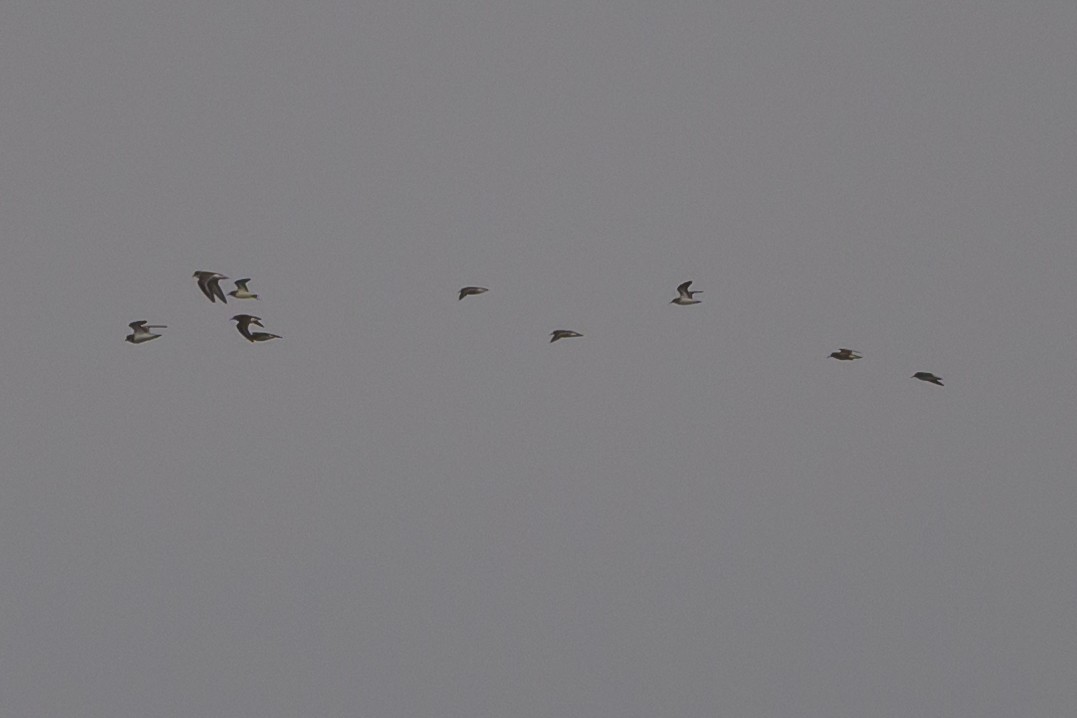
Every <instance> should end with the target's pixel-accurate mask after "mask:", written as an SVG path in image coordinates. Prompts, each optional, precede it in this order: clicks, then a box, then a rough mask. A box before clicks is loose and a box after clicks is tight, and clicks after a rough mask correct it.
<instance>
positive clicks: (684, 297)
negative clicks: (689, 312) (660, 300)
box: [670, 280, 703, 306]
mask: <svg viewBox="0 0 1077 718" xmlns="http://www.w3.org/2000/svg"><path fill="white" fill-rule="evenodd" d="M691 284H692V280H688V281H687V282H685V283H684V284H682V285H680V286H679V287H677V295H678V296H677V298H676V299H674V300H672V301H670V304H680V305H682V306H684V305H688V304H699V300H698V299H693V297H695V295H697V294H702V293H703V290H701V289H697V290H695V291H691V292H690V291H688V287H689V286H691Z"/></svg>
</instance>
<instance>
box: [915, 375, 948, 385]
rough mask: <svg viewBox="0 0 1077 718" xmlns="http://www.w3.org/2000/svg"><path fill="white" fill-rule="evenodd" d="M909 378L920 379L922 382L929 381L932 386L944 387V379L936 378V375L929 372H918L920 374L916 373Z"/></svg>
mask: <svg viewBox="0 0 1077 718" xmlns="http://www.w3.org/2000/svg"><path fill="white" fill-rule="evenodd" d="M909 378H910V379H919V380H920V381H929V382H931V383H932V384H938V385H939V386H942V385H943V384H942V377H941V376H935V375H934V374H932V373H931V372H929V371H918V372H916V373H915V374H913V375H912V376H911V377H909Z"/></svg>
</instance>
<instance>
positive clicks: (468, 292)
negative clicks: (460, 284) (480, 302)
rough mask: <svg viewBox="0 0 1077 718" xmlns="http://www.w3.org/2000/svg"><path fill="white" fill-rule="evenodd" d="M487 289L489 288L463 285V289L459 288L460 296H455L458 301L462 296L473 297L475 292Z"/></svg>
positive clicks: (480, 292) (479, 292)
mask: <svg viewBox="0 0 1077 718" xmlns="http://www.w3.org/2000/svg"><path fill="white" fill-rule="evenodd" d="M488 291H490V290H489V289H487V288H486V287H464V288H463V289H461V290H460V296H459V297H458V298H457V300H456V301H460V300H461V299H463V298H464V297H473V296H475V295H476V294H482V293H483V292H488Z"/></svg>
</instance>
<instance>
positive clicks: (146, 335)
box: [127, 319, 168, 344]
mask: <svg viewBox="0 0 1077 718" xmlns="http://www.w3.org/2000/svg"><path fill="white" fill-rule="evenodd" d="M127 326H129V327H131V329H133V330H134V331H133V332H131V333H130V334H128V335H127V341H129V342H131V343H132V344H142V343H143V342H149V341H153V340H154V339H156V338H157V337H159V336H161V335H160V334H154V333H152V332H151V331H150V330H151V329H167V328H168V327H166V326H165V325H164V324H147V323H146V320H145V319H143V320H142V321H140V322H131V323H130V324H128V325H127Z"/></svg>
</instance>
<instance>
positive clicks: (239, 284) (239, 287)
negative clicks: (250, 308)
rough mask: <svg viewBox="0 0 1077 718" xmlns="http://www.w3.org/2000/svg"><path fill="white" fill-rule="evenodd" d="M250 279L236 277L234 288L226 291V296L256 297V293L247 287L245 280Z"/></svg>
mask: <svg viewBox="0 0 1077 718" xmlns="http://www.w3.org/2000/svg"><path fill="white" fill-rule="evenodd" d="M249 281H251V278H250V277H247V278H246V279H237V280H236V288H235V289H233V290H232V291H230V292H229V293H228V296H230V297H235V298H236V299H257V298H258V295H257V294H255V293H254V292H252V291H251V290H249V289H247V282H249Z"/></svg>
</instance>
